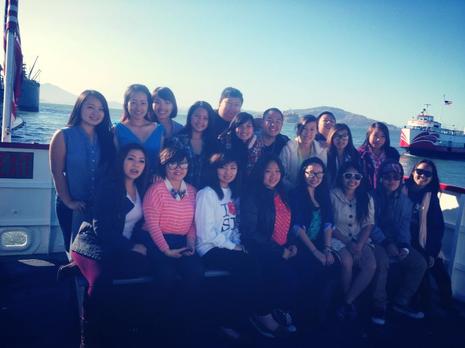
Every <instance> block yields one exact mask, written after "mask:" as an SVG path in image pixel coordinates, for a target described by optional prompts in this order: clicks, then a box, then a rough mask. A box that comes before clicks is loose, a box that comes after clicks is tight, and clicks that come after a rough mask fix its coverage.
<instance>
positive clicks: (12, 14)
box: [1, 0, 18, 143]
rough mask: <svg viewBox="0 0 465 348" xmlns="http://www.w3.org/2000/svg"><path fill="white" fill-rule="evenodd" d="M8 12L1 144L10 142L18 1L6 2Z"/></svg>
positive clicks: (10, 0)
mask: <svg viewBox="0 0 465 348" xmlns="http://www.w3.org/2000/svg"><path fill="white" fill-rule="evenodd" d="M7 4H8V10H7V18H6V21H5V30H6V51H5V54H6V57H5V89H4V93H3V120H2V139H1V140H2V142H8V143H9V142H11V109H12V101H13V83H14V76H13V75H14V71H15V57H14V53H15V40H16V38H15V37H16V31H17V28H18V17H17V15H18V0H9V1H8V0H7Z"/></svg>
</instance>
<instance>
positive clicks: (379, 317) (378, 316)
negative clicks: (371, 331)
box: [371, 308, 386, 325]
mask: <svg viewBox="0 0 465 348" xmlns="http://www.w3.org/2000/svg"><path fill="white" fill-rule="evenodd" d="M371 321H372V322H373V324H376V325H384V324H386V310H385V309H384V308H375V309H374V310H373V312H372V313H371Z"/></svg>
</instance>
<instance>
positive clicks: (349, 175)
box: [342, 173, 363, 181]
mask: <svg viewBox="0 0 465 348" xmlns="http://www.w3.org/2000/svg"><path fill="white" fill-rule="evenodd" d="M342 176H343V177H344V179H346V180H350V179H354V180H357V181H360V180H362V178H363V175H362V174H359V173H344V174H342Z"/></svg>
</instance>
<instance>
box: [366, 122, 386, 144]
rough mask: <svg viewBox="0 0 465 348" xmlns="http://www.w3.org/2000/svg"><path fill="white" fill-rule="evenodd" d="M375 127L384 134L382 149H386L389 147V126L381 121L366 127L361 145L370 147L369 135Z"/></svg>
mask: <svg viewBox="0 0 465 348" xmlns="http://www.w3.org/2000/svg"><path fill="white" fill-rule="evenodd" d="M377 129H379V130H380V131H381V132H383V134H384V137H385V139H386V141H385V142H384V145H383V151H386V149H388V148H390V147H391V138H390V137H389V128H388V127H387V126H386V125H385V124H384V123H383V122H375V123H372V124H371V126H370V127H368V130H367V134H366V136H365V141H364V142H363V146H370V147H371V145H370V135H371V133H373V132H374V131H375V130H377Z"/></svg>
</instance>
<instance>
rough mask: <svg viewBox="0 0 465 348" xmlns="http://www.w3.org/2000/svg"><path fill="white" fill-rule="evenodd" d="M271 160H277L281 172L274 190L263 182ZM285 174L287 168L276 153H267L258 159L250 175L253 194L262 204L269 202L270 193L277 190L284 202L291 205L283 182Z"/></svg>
mask: <svg viewBox="0 0 465 348" xmlns="http://www.w3.org/2000/svg"><path fill="white" fill-rule="evenodd" d="M271 162H275V163H276V164H277V165H278V167H279V170H280V172H281V180H279V182H278V184H277V185H276V187H275V188H274V190H270V189H268V188H267V187H266V186H265V184H264V183H263V180H264V178H265V171H266V168H267V167H268V165H269V164H270V163H271ZM284 175H285V169H284V166H283V163H282V162H281V160H280V159H279V157H278V156H276V155H274V154H266V155H264V156H262V157H261V158H260V159H259V160H258V162H257V164H256V165H255V167H254V169H253V171H252V174H251V176H250V184H251V191H252V193H253V194H255V196H256V198H257V199H258V201H259V202H260V204H262V203H263V204H265V203H267V200H268V199H269V198H270V194H272V195H273V194H274V192H276V193H277V194H278V195H279V196H280V197H281V200H282V201H283V202H284V204H285V205H286V206H287V207H289V198H288V195H287V192H286V190H285V188H284V184H283V178H284ZM271 203H273V202H271Z"/></svg>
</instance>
